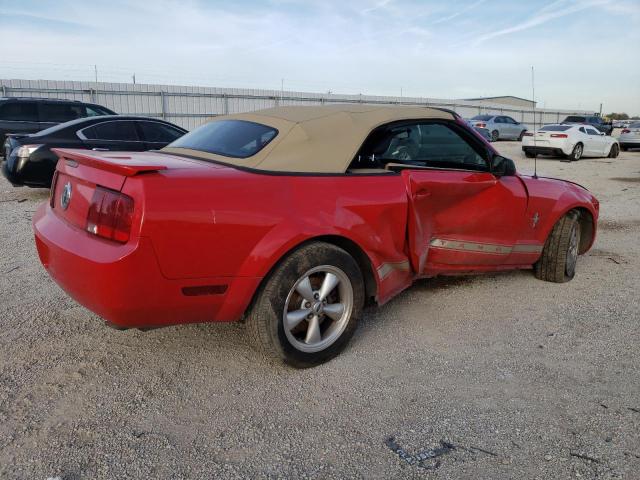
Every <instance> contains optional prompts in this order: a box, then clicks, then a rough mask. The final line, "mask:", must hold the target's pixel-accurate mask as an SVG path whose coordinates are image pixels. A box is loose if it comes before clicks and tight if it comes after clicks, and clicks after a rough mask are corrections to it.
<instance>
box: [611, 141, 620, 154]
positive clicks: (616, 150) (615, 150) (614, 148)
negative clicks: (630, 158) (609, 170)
mask: <svg viewBox="0 0 640 480" xmlns="http://www.w3.org/2000/svg"><path fill="white" fill-rule="evenodd" d="M619 153H620V148H619V147H618V144H617V143H614V144H613V145H611V150H609V158H616V157H617V156H618V154H619Z"/></svg>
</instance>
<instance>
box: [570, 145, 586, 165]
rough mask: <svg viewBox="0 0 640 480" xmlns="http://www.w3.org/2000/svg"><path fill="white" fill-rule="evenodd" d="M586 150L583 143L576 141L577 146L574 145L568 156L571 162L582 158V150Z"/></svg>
mask: <svg viewBox="0 0 640 480" xmlns="http://www.w3.org/2000/svg"><path fill="white" fill-rule="evenodd" d="M583 151H584V146H583V145H582V144H581V143H576V146H575V147H573V150H572V151H571V154H570V155H569V156H568V157H567V158H568V159H569V161H570V162H575V161H576V160H580V159H581V158H582V152H583Z"/></svg>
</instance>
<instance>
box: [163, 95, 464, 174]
mask: <svg viewBox="0 0 640 480" xmlns="http://www.w3.org/2000/svg"><path fill="white" fill-rule="evenodd" d="M430 118H440V119H446V120H452V119H453V118H454V117H453V114H451V113H449V112H446V111H443V110H438V109H435V108H428V107H400V106H397V107H396V106H379V105H360V104H358V105H327V106H316V107H276V108H269V109H266V110H258V111H256V112H251V113H240V114H235V115H225V116H220V117H218V118H216V119H215V120H213V121H214V122H219V121H222V120H228V119H236V120H247V121H250V122H256V123H261V124H264V125H268V126H271V127H274V128H276V129H277V130H278V135H277V136H276V137H275V138H274V139H273V140H272V141H271V142H270V143H269V144H267V146H265V147H264V148H263V149H262V150H260V151H259V152H258V153H256V154H255V155H253V156H251V157H247V158H232V157H226V156H223V155H216V154H213V153H207V152H202V151H199V150H190V149H186V148H169V147H167V148H164V149H163V151H165V152H167V153H178V154H186V155H192V156H195V157H200V158H202V159H205V160H214V161H217V162H222V163H227V164H230V165H237V166H239V167H246V168H254V169H257V170H268V171H276V172H300V173H312V172H313V173H344V172H345V171H346V169H347V167H348V166H349V163H351V160H352V159H353V157H354V156H355V154H356V153H357V151H358V149H359V148H360V146H361V145H362V143H363V142H364V141H365V139H366V138H367V136H368V135H369V133H370V132H371V131H372V130H373V129H374V128H376V127H378V126H380V125H384V124H385V123H389V122H394V121H398V120H407V119H430Z"/></svg>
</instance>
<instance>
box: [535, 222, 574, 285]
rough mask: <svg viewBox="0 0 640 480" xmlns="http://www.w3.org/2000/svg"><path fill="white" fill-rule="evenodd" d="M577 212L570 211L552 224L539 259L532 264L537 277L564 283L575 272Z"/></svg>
mask: <svg viewBox="0 0 640 480" xmlns="http://www.w3.org/2000/svg"><path fill="white" fill-rule="evenodd" d="M578 216H579V214H578V212H576V211H571V212H569V213H567V214H566V215H565V216H563V217H562V218H561V219H560V220H558V222H557V223H556V224H555V225H554V226H553V230H551V234H549V237H548V238H547V241H546V242H545V244H544V248H543V250H542V255H541V256H540V259H539V260H538V261H537V262H536V264H535V265H534V271H535V275H536V277H537V278H539V279H540V280H546V281H548V282H556V283H564V282H568V281H569V280H571V279H572V278H573V277H574V276H575V274H576V263H577V260H578V254H579V252H580V222H578Z"/></svg>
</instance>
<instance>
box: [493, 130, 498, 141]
mask: <svg viewBox="0 0 640 480" xmlns="http://www.w3.org/2000/svg"><path fill="white" fill-rule="evenodd" d="M499 138H500V132H498V130H494V131H493V132H491V141H492V142H497V141H498V139H499Z"/></svg>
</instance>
